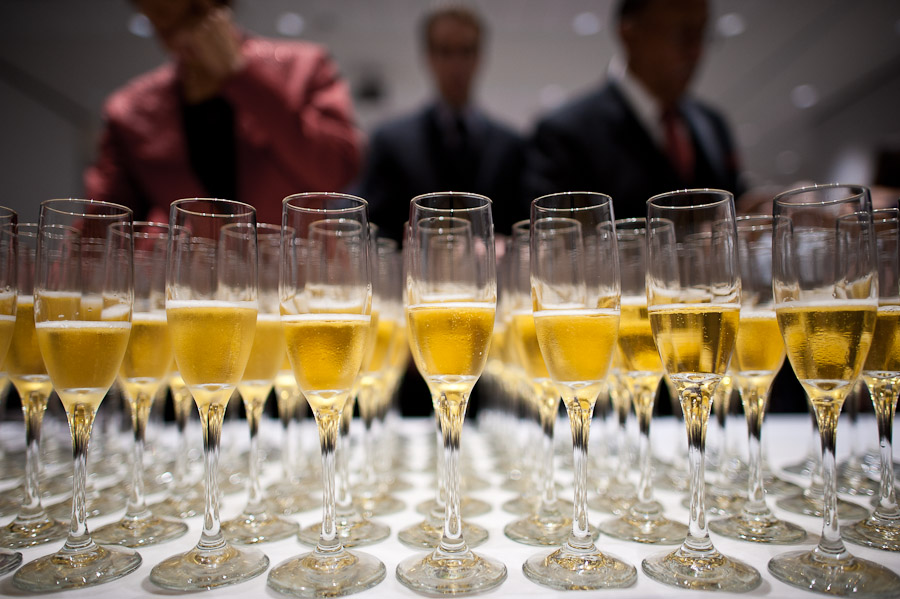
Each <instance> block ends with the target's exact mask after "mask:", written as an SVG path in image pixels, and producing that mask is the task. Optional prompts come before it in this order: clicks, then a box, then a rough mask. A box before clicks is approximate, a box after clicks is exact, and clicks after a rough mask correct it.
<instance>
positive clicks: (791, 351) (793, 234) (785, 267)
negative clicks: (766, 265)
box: [769, 184, 900, 597]
mask: <svg viewBox="0 0 900 599" xmlns="http://www.w3.org/2000/svg"><path fill="white" fill-rule="evenodd" d="M774 202H775V203H774V209H773V216H774V224H773V234H774V237H773V243H772V279H773V289H774V295H775V315H776V317H777V318H778V326H779V328H780V329H781V335H782V337H783V338H784V345H785V349H786V350H787V356H788V359H789V360H790V363H791V366H792V367H793V369H794V372H795V373H796V375H797V378H798V379H799V381H800V383H801V384H802V385H803V388H804V390H805V391H806V393H807V395H808V396H809V399H810V401H811V403H812V406H813V409H814V410H815V414H816V419H817V420H818V423H819V434H820V435H821V440H822V467H823V473H824V478H825V491H824V492H825V506H824V507H825V509H824V517H823V524H822V536H821V537H820V539H819V544H818V545H817V546H816V547H815V548H814V549H812V550H806V551H794V552H790V553H785V554H782V555H778V556H776V557H774V558H772V559H771V560H770V561H769V572H771V573H772V574H773V575H774V576H775V577H776V578H778V579H779V580H781V581H782V582H785V583H787V584H789V585H791V586H795V587H799V588H804V589H810V590H814V591H819V592H823V593H824V592H827V593H829V594H832V595H840V596H850V595H853V596H859V597H888V596H895V595H896V593H897V589H900V576H897V574H895V573H893V572H892V571H891V570H889V569H887V568H885V567H883V566H880V565H878V564H876V563H874V562H870V561H868V560H864V559H861V558H858V557H854V556H853V555H851V554H850V552H849V551H847V549H846V547H845V546H844V543H843V541H842V540H841V531H840V524H839V523H838V510H837V504H836V500H837V488H836V481H835V436H836V432H837V420H838V415H839V414H840V410H841V405H842V404H843V402H844V399H845V397H846V395H847V393H849V392H850V390H851V389H852V388H853V386H854V385H855V384H856V380H857V377H858V376H859V374H860V371H861V370H862V367H863V364H864V362H865V360H866V355H867V353H868V351H869V346H870V345H871V343H872V334H873V332H874V330H875V322H876V318H877V310H878V269H877V265H876V254H875V236H874V228H873V224H872V203H871V199H870V198H869V191H868V189H866V188H865V187H861V186H853V185H838V184H833V185H822V186H811V187H803V188H799V189H794V190H791V191H787V192H784V193H782V194H779V195H778V196H776V197H775V201H774ZM810 239H812V240H822V239H824V240H825V243H809V240H810Z"/></svg>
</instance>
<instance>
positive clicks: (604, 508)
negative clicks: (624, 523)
mask: <svg viewBox="0 0 900 599" xmlns="http://www.w3.org/2000/svg"><path fill="white" fill-rule="evenodd" d="M635 501H637V496H636V495H634V494H633V493H632V494H630V495H614V494H609V493H606V494H603V495H594V496H593V497H591V498H590V499H588V502H587V506H588V507H589V508H591V509H592V510H597V511H598V512H605V513H607V514H615V515H619V514H624V513H625V512H627V511H628V510H629V508H631V506H632V505H634V502H635Z"/></svg>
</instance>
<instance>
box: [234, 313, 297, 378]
mask: <svg viewBox="0 0 900 599" xmlns="http://www.w3.org/2000/svg"><path fill="white" fill-rule="evenodd" d="M285 359H286V358H285V344H284V328H283V327H282V326H281V317H280V316H279V315H278V314H260V315H259V317H258V318H257V320H256V332H255V333H254V334H253V346H252V347H251V348H250V359H249V360H248V361H247V368H246V369H245V370H244V376H243V377H242V379H241V380H242V381H261V382H268V383H269V384H272V382H273V381H274V380H275V375H276V374H278V369H279V368H280V367H281V365H282V364H284V361H285Z"/></svg>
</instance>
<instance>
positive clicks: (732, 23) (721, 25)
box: [716, 12, 747, 37]
mask: <svg viewBox="0 0 900 599" xmlns="http://www.w3.org/2000/svg"><path fill="white" fill-rule="evenodd" d="M745 29H747V26H746V24H745V23H744V17H742V16H741V15H739V14H738V13H736V12H730V13H728V14H727V15H722V16H721V17H719V20H718V21H716V31H718V32H719V35H721V36H722V37H735V36H737V35H740V34H742V33H744V30H745Z"/></svg>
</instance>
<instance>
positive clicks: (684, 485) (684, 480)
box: [653, 466, 691, 492]
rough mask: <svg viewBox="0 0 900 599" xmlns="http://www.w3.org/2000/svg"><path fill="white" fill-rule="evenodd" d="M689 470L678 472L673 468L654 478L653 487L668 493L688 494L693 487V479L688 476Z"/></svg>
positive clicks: (685, 468)
mask: <svg viewBox="0 0 900 599" xmlns="http://www.w3.org/2000/svg"><path fill="white" fill-rule="evenodd" d="M687 472H688V468H687V466H685V467H684V470H678V469H676V468H672V469H670V470H667V471H665V472H662V473H660V474H657V475H656V476H654V477H653V487H654V488H656V489H664V490H666V491H679V492H687V491H688V490H690V487H691V479H690V477H689V476H688V474H687Z"/></svg>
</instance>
